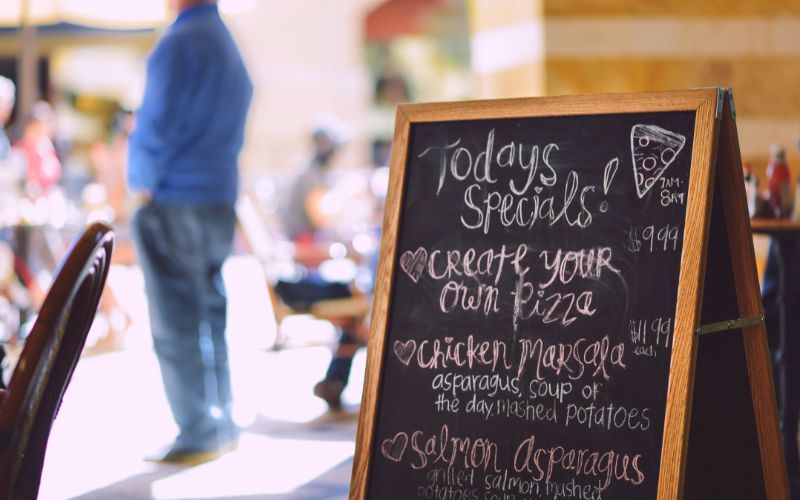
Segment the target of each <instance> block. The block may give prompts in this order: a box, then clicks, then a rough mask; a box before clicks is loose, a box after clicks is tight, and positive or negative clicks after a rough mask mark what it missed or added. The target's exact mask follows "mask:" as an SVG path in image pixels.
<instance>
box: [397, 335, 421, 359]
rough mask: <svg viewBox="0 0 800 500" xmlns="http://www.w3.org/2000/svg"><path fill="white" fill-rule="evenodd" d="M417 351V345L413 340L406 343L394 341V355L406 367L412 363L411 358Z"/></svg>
mask: <svg viewBox="0 0 800 500" xmlns="http://www.w3.org/2000/svg"><path fill="white" fill-rule="evenodd" d="M416 350H417V343H416V342H415V341H414V340H413V339H412V340H406V341H405V342H400V341H399V340H395V341H394V355H395V356H397V359H399V360H400V362H401V363H403V364H404V365H406V366H408V363H410V362H411V357H412V356H413V355H414V351H416Z"/></svg>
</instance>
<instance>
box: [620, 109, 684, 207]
mask: <svg viewBox="0 0 800 500" xmlns="http://www.w3.org/2000/svg"><path fill="white" fill-rule="evenodd" d="M685 144H686V137H684V136H682V135H681V134H677V133H675V132H670V131H669V130H666V129H663V128H661V127H658V126H656V125H634V126H633V128H632V129H631V155H632V156H633V176H634V178H635V179H636V193H637V194H638V195H639V198H644V195H646V194H647V193H648V191H650V189H651V188H652V187H653V186H654V185H655V183H656V181H657V180H658V179H659V178H661V176H662V175H664V171H665V170H667V167H669V166H670V165H671V164H672V162H673V161H675V158H676V157H677V156H678V153H680V152H681V150H682V149H683V146H684V145H685Z"/></svg>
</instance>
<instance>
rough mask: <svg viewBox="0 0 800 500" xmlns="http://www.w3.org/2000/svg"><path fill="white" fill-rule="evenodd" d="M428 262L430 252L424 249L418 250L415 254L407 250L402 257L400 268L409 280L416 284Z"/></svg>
mask: <svg viewBox="0 0 800 500" xmlns="http://www.w3.org/2000/svg"><path fill="white" fill-rule="evenodd" d="M427 262H428V251H427V250H425V249H424V248H423V247H419V248H417V250H416V251H415V252H412V251H411V250H406V251H405V252H403V255H402V256H401V257H400V268H402V269H403V271H405V272H406V274H407V275H408V277H409V278H411V280H412V281H413V282H414V283H416V282H418V281H419V277H420V276H422V270H423V269H425V264H426V263H427Z"/></svg>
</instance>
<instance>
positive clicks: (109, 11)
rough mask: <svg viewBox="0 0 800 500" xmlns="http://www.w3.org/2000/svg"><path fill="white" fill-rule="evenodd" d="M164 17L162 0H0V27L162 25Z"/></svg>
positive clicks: (141, 27)
mask: <svg viewBox="0 0 800 500" xmlns="http://www.w3.org/2000/svg"><path fill="white" fill-rule="evenodd" d="M26 14H27V15H26ZM167 17H168V15H167V10H166V2H165V0H0V27H17V26H20V25H22V24H28V25H54V24H60V23H67V24H72V25H81V26H88V27H92V28H99V29H146V28H153V27H154V26H159V25H162V24H164V23H165V22H166V20H167Z"/></svg>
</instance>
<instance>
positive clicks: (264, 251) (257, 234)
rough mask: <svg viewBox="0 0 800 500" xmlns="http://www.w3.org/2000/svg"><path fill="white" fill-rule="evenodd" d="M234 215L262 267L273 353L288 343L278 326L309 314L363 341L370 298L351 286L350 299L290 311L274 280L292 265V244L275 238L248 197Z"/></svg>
mask: <svg viewBox="0 0 800 500" xmlns="http://www.w3.org/2000/svg"><path fill="white" fill-rule="evenodd" d="M236 214H237V219H238V226H239V229H240V231H241V234H242V236H243V238H244V240H245V244H246V245H247V247H248V250H249V251H251V252H252V253H253V255H254V256H255V257H256V258H257V259H259V261H260V262H261V264H262V265H263V266H264V271H265V279H266V284H267V290H268V292H269V297H270V300H271V302H272V308H273V311H274V312H275V321H276V322H277V337H276V340H275V349H279V348H281V347H283V346H284V345H285V343H286V342H287V340H288V339H287V338H286V335H285V334H284V333H282V331H281V323H282V322H283V320H284V319H285V318H286V317H288V316H292V315H297V314H308V315H311V316H313V317H314V318H316V319H320V320H325V321H329V322H330V323H332V324H333V325H335V326H336V327H338V328H341V329H342V330H345V331H350V332H357V333H358V337H359V338H361V339H364V338H366V334H365V333H364V329H365V325H364V323H365V319H366V317H367V315H368V314H369V311H370V305H371V303H370V302H371V300H370V297H369V296H367V295H365V294H363V293H360V292H358V291H357V290H355V288H354V287H352V286H351V287H350V289H351V291H352V296H350V297H346V298H336V299H322V300H317V301H313V302H311V303H309V304H307V307H303V308H302V309H298V308H297V307H292V306H291V305H289V304H288V303H287V302H285V301H284V300H282V299H281V297H280V295H279V294H278V293H276V291H275V285H276V283H277V278H276V276H278V275H280V274H281V270H285V269H286V268H287V267H290V266H293V265H295V263H294V261H293V255H292V251H291V243H290V242H288V241H286V240H285V238H283V237H282V236H281V235H280V234H278V231H277V230H276V229H275V227H274V225H273V224H270V223H269V222H268V221H267V219H266V217H265V216H264V214H262V213H261V211H260V210H259V208H258V207H257V206H256V204H255V203H254V202H253V200H251V199H250V197H249V196H247V195H242V196H241V197H240V198H239V200H238V202H237V204H236Z"/></svg>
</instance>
